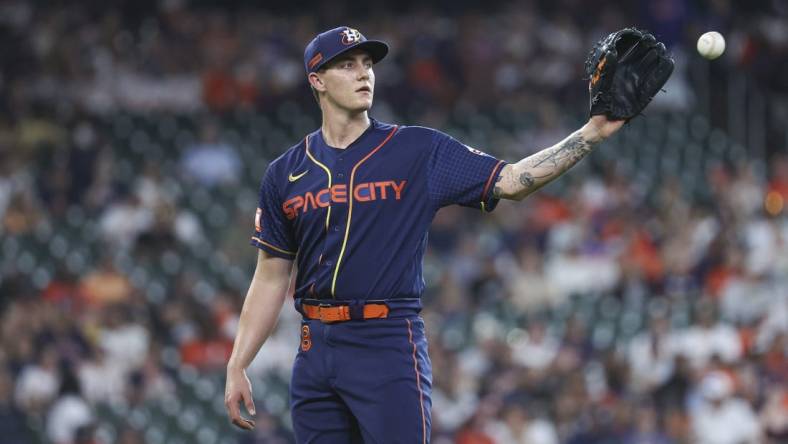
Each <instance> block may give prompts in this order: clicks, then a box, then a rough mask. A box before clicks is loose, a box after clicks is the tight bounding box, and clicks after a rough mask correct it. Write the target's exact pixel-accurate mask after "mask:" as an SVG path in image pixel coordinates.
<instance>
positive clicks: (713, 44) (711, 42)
mask: <svg viewBox="0 0 788 444" xmlns="http://www.w3.org/2000/svg"><path fill="white" fill-rule="evenodd" d="M723 52H725V38H724V37H723V36H722V34H720V33H719V32H717V31H709V32H707V33H705V34H703V35H702V36H700V38H699V39H698V53H699V54H700V55H702V56H703V57H705V58H707V59H709V60H714V59H716V58H717V57H719V56H721V55H722V53H723Z"/></svg>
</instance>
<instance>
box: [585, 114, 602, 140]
mask: <svg viewBox="0 0 788 444" xmlns="http://www.w3.org/2000/svg"><path fill="white" fill-rule="evenodd" d="M600 119H602V120H603V121H602V122H600ZM604 124H605V122H604V117H603V116H593V117H591V118H590V119H589V120H588V122H586V124H585V125H583V127H582V128H580V137H582V138H583V140H585V141H586V142H588V143H589V144H592V145H593V144H597V143H599V142H601V141H603V140H605V139H606V137H605V134H604V132H603V131H602V126H603V125H604Z"/></svg>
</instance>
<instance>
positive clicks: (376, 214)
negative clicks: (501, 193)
mask: <svg viewBox="0 0 788 444" xmlns="http://www.w3.org/2000/svg"><path fill="white" fill-rule="evenodd" d="M503 166H504V162H503V161H499V160H498V159H495V158H494V157H492V156H489V155H487V154H484V153H482V152H481V151H478V150H475V149H473V148H470V147H468V146H466V145H463V144H462V143H460V142H458V141H456V140H455V139H453V138H451V137H450V136H448V135H446V134H444V133H441V132H440V131H436V130H434V129H430V128H424V127H416V126H395V125H390V124H385V123H381V122H377V121H375V120H374V119H372V120H371V125H370V127H369V128H368V129H367V130H366V131H365V132H364V133H363V134H362V135H361V136H360V137H359V138H358V139H357V140H356V141H354V142H353V143H352V144H351V145H350V146H348V147H347V148H346V149H337V148H333V147H330V146H328V145H327V144H326V142H325V141H324V140H323V136H322V132H321V131H320V130H317V131H315V132H314V133H312V134H309V135H308V136H307V137H306V138H305V139H304V140H303V141H302V142H301V143H299V144H298V145H296V146H294V147H292V148H290V149H289V150H288V151H287V152H286V153H284V154H283V155H282V156H280V157H279V158H277V159H276V160H275V161H273V162H272V163H271V164H270V165H269V167H268V170H267V171H266V173H265V176H264V177H263V180H262V184H261V186H260V202H259V208H258V209H257V214H256V217H255V232H254V235H253V236H252V240H251V243H252V245H254V246H256V247H258V248H260V249H262V250H264V251H266V252H267V253H268V254H270V255H273V256H277V257H281V258H286V259H294V260H296V261H297V267H298V274H297V278H296V288H295V296H296V297H297V298H306V299H340V300H373V299H374V300H378V299H398V298H406V299H411V298H419V297H420V296H421V294H422V292H423V290H424V279H423V277H422V258H423V256H424V250H425V248H426V245H427V231H428V229H429V226H430V223H431V221H432V219H433V217H434V216H435V213H436V212H437V211H438V210H439V209H440V208H441V207H443V206H446V205H451V204H459V205H463V206H467V207H473V208H479V209H481V210H482V211H492V210H493V209H494V208H495V206H496V204H497V203H498V200H497V199H495V198H494V197H493V193H492V189H493V183H494V182H495V179H496V178H497V176H498V174H499V173H500V171H501V169H502V168H503Z"/></svg>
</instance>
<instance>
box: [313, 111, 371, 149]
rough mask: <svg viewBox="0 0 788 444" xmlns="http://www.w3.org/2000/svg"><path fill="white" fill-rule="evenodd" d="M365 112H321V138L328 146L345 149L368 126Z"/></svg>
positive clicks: (367, 117) (368, 122)
mask: <svg viewBox="0 0 788 444" xmlns="http://www.w3.org/2000/svg"><path fill="white" fill-rule="evenodd" d="M369 125H370V121H369V116H368V115H367V112H366V111H364V112H363V113H357V114H347V113H337V112H334V113H325V112H324V113H323V125H322V126H321V128H320V129H321V131H322V132H323V140H325V142H326V144H328V146H331V147H334V148H340V149H345V148H347V147H348V146H349V145H350V144H351V143H353V142H354V141H355V140H356V139H358V138H359V136H361V134H363V133H364V131H366V130H367V128H369Z"/></svg>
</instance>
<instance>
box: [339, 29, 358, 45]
mask: <svg viewBox="0 0 788 444" xmlns="http://www.w3.org/2000/svg"><path fill="white" fill-rule="evenodd" d="M340 35H341V36H342V44H343V45H352V44H353V43H357V42H360V41H361V33H360V32H358V31H357V30H355V29H353V28H346V29H345V30H344V31H342V32H341V33H340Z"/></svg>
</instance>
